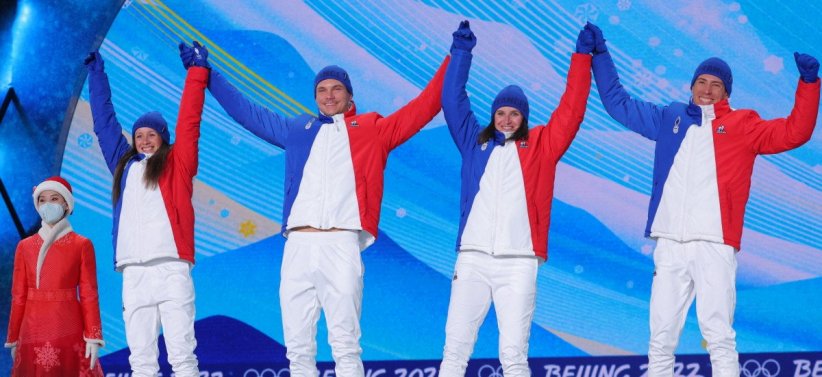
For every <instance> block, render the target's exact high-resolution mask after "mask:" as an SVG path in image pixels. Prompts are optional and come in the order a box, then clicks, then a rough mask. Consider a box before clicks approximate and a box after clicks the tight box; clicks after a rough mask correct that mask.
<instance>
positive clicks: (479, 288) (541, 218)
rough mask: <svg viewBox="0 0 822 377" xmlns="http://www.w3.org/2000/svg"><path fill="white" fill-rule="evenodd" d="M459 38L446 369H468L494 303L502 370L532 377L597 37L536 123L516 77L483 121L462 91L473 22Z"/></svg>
mask: <svg viewBox="0 0 822 377" xmlns="http://www.w3.org/2000/svg"><path fill="white" fill-rule="evenodd" d="M453 37H454V38H453V44H452V45H451V57H452V58H451V59H452V60H451V64H450V65H449V67H448V70H447V71H446V73H445V83H444V84H443V94H442V108H443V113H444V114H445V120H446V122H447V123H448V129H449V131H450V132H451V137H452V138H453V139H454V142H455V143H456V144H457V148H458V149H459V151H460V155H461V156H462V191H461V195H460V197H461V199H460V213H461V214H462V215H461V216H460V227H459V234H458V236H457V251H458V252H459V255H458V256H457V265H456V267H455V269H454V278H453V282H452V285H451V301H450V304H449V306H448V321H447V323H446V326H445V350H444V352H443V360H442V365H441V366H440V376H443V377H446V376H447V377H462V376H464V375H465V368H466V366H467V365H468V359H469V357H470V356H471V353H472V351H473V348H474V343H475V342H476V340H477V331H479V327H480V325H481V324H482V322H483V320H484V319H485V316H486V314H487V313H488V309H489V307H490V305H491V302H492V301H493V302H494V308H495V310H496V312H497V319H498V325H499V337H500V339H499V358H500V362H501V363H502V368H503V374H504V375H505V376H506V377H507V376H530V375H531V371H530V369H529V368H528V338H529V336H530V334H531V320H532V318H533V314H534V305H535V297H536V277H537V267H538V265H539V264H540V263H541V262H544V261H545V260H546V259H547V257H548V250H547V248H548V227H549V223H550V220H551V200H552V199H553V196H554V194H553V192H554V177H555V173H556V166H557V163H559V160H560V158H562V155H563V154H564V153H565V151H566V150H567V149H568V147H569V146H570V145H571V142H572V141H573V140H574V136H576V134H577V131H578V130H579V126H580V123H582V119H583V116H584V114H585V107H586V104H587V100H588V93H589V92H590V89H591V54H590V53H591V51H592V49H593V43H594V39H593V35H592V34H591V33H590V32H588V31H582V32H581V33H580V34H579V38H578V40H577V49H576V52H577V53H575V54H573V55H572V56H571V66H570V68H569V71H568V83H567V85H566V88H565V93H564V94H563V95H562V98H561V99H560V102H559V106H558V107H557V109H556V110H555V111H554V113H553V114H551V118H550V120H549V121H548V124H547V125H544V126H536V127H532V128H530V129H529V128H528V115H529V106H528V98H526V96H525V94H524V93H523V92H522V89H520V88H519V87H518V86H516V85H511V86H508V87H505V88H504V89H502V91H500V92H499V94H497V97H496V98H495V99H494V103H493V104H492V105H491V114H492V116H493V119H492V120H491V122H490V124H488V125H487V126H486V127H484V128H482V127H481V126H480V123H479V122H478V121H477V119H476V118H475V116H474V113H473V111H471V103H470V100H469V98H468V93H467V92H466V90H465V86H466V83H467V81H468V72H469V70H470V68H471V60H472V58H473V55H472V54H471V50H472V49H473V47H474V46H475V45H476V43H477V42H476V37H475V36H474V33H473V32H472V31H471V29H470V27H469V24H468V21H464V22H462V23H461V24H460V26H459V29H457V31H456V32H454V35H453Z"/></svg>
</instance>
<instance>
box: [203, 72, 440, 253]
mask: <svg viewBox="0 0 822 377" xmlns="http://www.w3.org/2000/svg"><path fill="white" fill-rule="evenodd" d="M448 61H449V58H446V59H445V60H444V61H443V63H442V65H441V66H440V68H439V69H438V70H437V73H436V74H435V75H434V77H433V78H432V79H431V81H430V82H429V83H428V85H427V86H426V87H425V89H423V90H422V92H421V93H420V94H419V96H417V98H415V99H413V100H411V102H409V103H408V104H406V105H405V106H403V107H402V108H401V109H399V110H397V111H396V112H395V113H393V114H391V115H389V116H387V117H383V116H382V115H380V114H377V113H366V114H361V115H358V114H356V108H355V107H354V106H352V107H351V109H349V110H348V112H346V113H345V114H338V115H335V116H333V117H329V116H326V115H323V114H318V115H317V116H314V115H309V114H303V115H299V116H297V117H294V118H286V117H284V116H282V115H280V114H277V113H275V112H273V111H271V110H269V109H267V108H264V107H261V106H259V105H257V104H255V103H253V102H251V101H249V100H248V99H246V98H245V97H244V96H243V94H242V93H240V92H239V91H238V90H237V89H236V88H234V86H232V85H231V84H230V83H229V82H228V81H227V80H226V79H225V78H224V77H223V76H222V75H221V74H220V73H219V72H217V71H215V70H212V71H211V77H210V79H209V85H208V89H209V91H210V92H211V94H212V95H214V97H215V98H216V99H217V101H218V102H219V103H220V105H221V106H222V107H223V109H225V110H226V112H227V113H228V114H229V115H230V116H231V117H232V118H234V120H236V121H237V122H238V123H240V125H242V126H243V127H245V128H246V129H247V130H249V131H251V132H252V133H254V134H255V135H257V136H259V137H260V138H262V139H263V140H265V141H268V142H269V143H271V144H274V145H276V146H278V147H280V148H283V149H284V150H285V154H286V158H285V160H286V162H285V163H286V172H285V203H284V205H283V226H282V229H283V234H284V235H285V236H287V235H288V232H289V230H291V229H293V228H296V227H301V226H311V227H314V228H318V229H331V228H338V229H348V230H357V231H360V237H359V239H360V249H361V250H363V249H365V248H366V247H368V246H369V245H371V244H372V243H373V242H374V241H375V239H376V237H377V226H378V224H379V220H380V205H381V203H382V195H383V171H384V170H385V164H386V162H387V160H388V153H389V152H391V150H393V149H394V148H396V147H398V146H399V145H400V144H402V143H403V142H405V141H406V140H408V139H409V138H411V136H413V135H414V134H416V133H417V132H418V131H419V130H421V129H422V128H423V127H425V125H426V124H428V122H430V121H431V119H433V118H434V116H436V115H437V113H439V111H440V106H441V105H440V96H441V92H442V80H443V75H444V74H445V68H446V67H447V66H448Z"/></svg>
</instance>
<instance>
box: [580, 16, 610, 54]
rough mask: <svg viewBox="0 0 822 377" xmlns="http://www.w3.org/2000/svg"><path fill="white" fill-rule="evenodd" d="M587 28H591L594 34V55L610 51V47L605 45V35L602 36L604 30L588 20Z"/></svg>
mask: <svg viewBox="0 0 822 377" xmlns="http://www.w3.org/2000/svg"><path fill="white" fill-rule="evenodd" d="M585 30H590V31H591V33H593V34H594V51H593V52H594V55H596V54H601V53H603V52H606V51H608V47H606V46H605V37H604V36H602V30H600V28H598V27H597V26H596V25H594V24H592V23H590V22H587V23H585Z"/></svg>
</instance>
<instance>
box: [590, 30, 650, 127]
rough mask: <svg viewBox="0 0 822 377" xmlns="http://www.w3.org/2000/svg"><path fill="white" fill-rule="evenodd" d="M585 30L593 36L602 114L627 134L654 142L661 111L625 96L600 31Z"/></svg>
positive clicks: (595, 78) (625, 92)
mask: <svg viewBox="0 0 822 377" xmlns="http://www.w3.org/2000/svg"><path fill="white" fill-rule="evenodd" d="M585 28H586V29H588V30H591V31H592V32H593V33H594V38H595V47H594V57H593V63H592V65H593V71H594V80H596V83H597V89H598V90H599V98H600V99H601V100H602V105H603V106H605V110H606V111H608V115H610V116H611V118H614V120H616V121H617V122H619V123H621V124H622V125H623V126H625V127H628V128H629V129H630V130H632V131H634V132H637V133H639V134H640V135H642V136H645V137H646V138H648V139H651V140H656V138H657V134H658V131H659V126H660V122H661V121H662V110H663V107H660V106H657V105H654V104H652V103H650V102H645V101H640V100H636V99H633V98H631V96H630V95H628V92H627V91H626V90H625V88H623V87H622V84H620V82H619V75H617V71H616V66H615V65H614V61H613V59H611V54H610V53H609V52H608V49H607V47H606V46H605V38H604V37H603V36H602V30H600V29H599V28H598V27H596V26H595V25H593V24H591V23H588V24H587V25H585Z"/></svg>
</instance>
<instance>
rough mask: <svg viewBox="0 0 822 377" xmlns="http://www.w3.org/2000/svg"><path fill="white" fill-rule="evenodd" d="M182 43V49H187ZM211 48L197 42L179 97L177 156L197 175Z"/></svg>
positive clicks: (175, 153) (175, 150)
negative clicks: (180, 96) (209, 50)
mask: <svg viewBox="0 0 822 377" xmlns="http://www.w3.org/2000/svg"><path fill="white" fill-rule="evenodd" d="M184 48H185V47H184V45H183V44H181V46H180V50H181V51H182V50H183V49H184ZM209 68H210V67H209V65H208V50H207V49H206V48H205V47H203V46H200V45H199V43H197V42H194V57H193V59H192V65H191V66H190V67H188V73H187V74H186V82H185V86H184V87H183V97H182V98H181V99H180V110H179V112H178V114H177V129H176V133H177V138H176V140H175V141H174V156H175V157H174V158H176V159H178V161H180V162H181V166H183V167H184V168H185V169H186V171H187V173H188V175H189V176H190V177H192V178H193V177H194V176H195V175H197V165H198V158H197V153H198V150H199V149H198V147H197V146H198V140H199V139H200V122H201V121H202V115H203V103H204V102H205V88H206V85H207V84H208V70H209Z"/></svg>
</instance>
